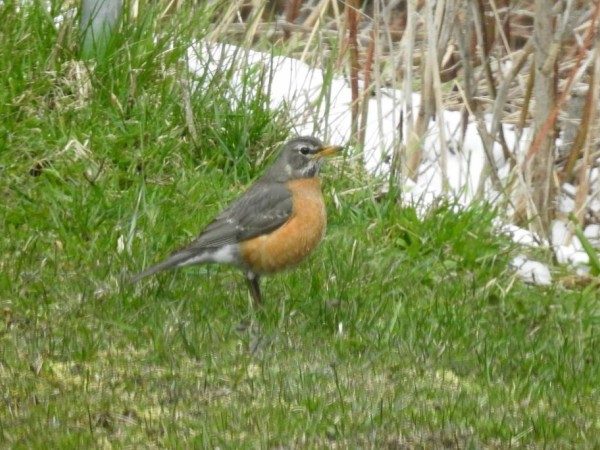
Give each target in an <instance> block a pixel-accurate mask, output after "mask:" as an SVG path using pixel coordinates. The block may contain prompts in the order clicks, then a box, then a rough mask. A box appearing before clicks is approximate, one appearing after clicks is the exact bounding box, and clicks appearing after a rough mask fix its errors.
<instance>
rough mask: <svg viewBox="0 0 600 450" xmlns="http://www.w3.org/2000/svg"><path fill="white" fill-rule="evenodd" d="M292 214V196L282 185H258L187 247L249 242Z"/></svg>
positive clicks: (201, 247) (229, 207)
mask: <svg viewBox="0 0 600 450" xmlns="http://www.w3.org/2000/svg"><path fill="white" fill-rule="evenodd" d="M291 214H292V193H291V192H290V190H289V189H288V188H287V187H286V186H285V185H283V184H280V183H272V184H266V185H265V184H260V185H258V186H254V187H253V188H251V189H250V190H249V191H248V192H246V193H245V194H244V195H242V196H241V197H240V198H238V199H237V200H236V201H234V202H233V203H232V204H231V205H229V206H228V207H227V208H225V210H223V212H222V213H221V214H220V215H219V216H218V217H217V218H216V219H215V220H213V221H212V222H211V223H210V224H208V226H207V227H206V228H205V229H204V231H203V232H202V233H201V234H200V236H198V238H197V239H196V240H195V241H193V242H192V243H191V244H190V245H188V246H187V247H186V248H195V249H204V248H214V247H220V246H222V245H227V244H234V243H236V242H241V241H245V240H248V239H252V238H254V237H257V236H260V235H262V234H267V233H270V232H271V231H273V230H276V229H277V228H279V227H280V226H282V225H283V224H284V223H285V222H287V220H288V219H289V218H290V216H291ZM182 250H183V249H182Z"/></svg>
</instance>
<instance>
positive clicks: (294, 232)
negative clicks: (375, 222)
mask: <svg viewBox="0 0 600 450" xmlns="http://www.w3.org/2000/svg"><path fill="white" fill-rule="evenodd" d="M289 187H290V190H291V191H292V192H293V194H294V203H293V205H294V206H293V209H292V215H291V216H290V218H289V219H288V221H287V222H286V223H285V224H284V225H283V226H281V227H279V228H278V229H277V230H275V231H273V232H272V233H270V234H266V235H263V236H260V237H258V238H254V239H251V240H249V241H245V242H242V244H241V251H242V258H243V259H244V262H245V264H246V265H247V267H248V268H250V269H251V270H252V271H254V272H256V273H258V274H269V273H273V272H278V271H280V270H284V269H287V268H289V267H292V266H294V265H296V264H298V263H299V262H300V261H302V260H303V259H304V258H306V257H307V256H308V255H309V254H310V253H311V252H312V251H313V250H314V249H315V248H316V247H317V246H318V245H319V242H321V239H323V236H324V235H325V229H326V228H327V213H326V212H325V204H324V203H323V195H322V193H321V181H320V179H319V178H317V177H315V178H307V179H301V180H294V181H292V182H291V183H289Z"/></svg>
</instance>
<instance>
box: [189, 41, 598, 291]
mask: <svg viewBox="0 0 600 450" xmlns="http://www.w3.org/2000/svg"><path fill="white" fill-rule="evenodd" d="M188 64H189V69H190V71H191V73H195V74H198V79H199V80H204V82H208V81H210V77H215V76H219V74H220V73H222V71H223V70H229V69H230V68H231V67H232V65H233V67H235V72H234V76H233V80H232V83H231V84H232V86H231V87H232V90H231V101H232V102H235V101H237V100H236V99H237V97H238V95H239V91H240V90H241V89H240V88H241V86H242V80H243V78H244V76H245V73H247V72H245V70H246V69H248V68H249V67H251V66H255V67H256V66H258V67H260V68H262V69H263V72H262V73H264V74H268V76H269V77H270V79H269V80H268V81H269V82H268V83H266V85H267V86H268V89H269V91H268V93H269V98H270V106H271V107H272V108H279V107H281V106H284V107H285V108H286V109H287V110H288V111H289V114H290V115H291V117H293V118H294V123H295V124H296V128H295V129H294V130H293V131H294V132H295V133H296V134H298V135H314V136H317V137H320V138H321V139H323V140H324V141H327V142H330V143H337V144H343V143H345V142H347V141H349V140H350V132H351V119H352V116H351V102H352V95H351V90H350V85H349V83H348V81H347V80H346V79H344V78H342V77H339V76H337V77H336V76H334V77H333V79H332V80H331V82H330V83H327V82H326V74H325V73H324V71H322V70H320V69H318V68H314V67H310V66H309V65H307V64H305V63H304V62H302V61H300V60H297V59H293V58H288V57H283V56H273V55H271V54H268V53H261V52H256V51H253V50H246V49H242V48H239V47H235V46H232V45H228V44H221V43H208V42H204V41H198V42H197V43H196V44H195V45H193V46H192V47H190V48H189V51H188ZM205 74H206V75H208V76H207V77H205V76H204V75H205ZM200 82H202V81H200ZM376 94H377V95H376V96H375V97H373V98H370V99H369V101H368V102H369V103H368V116H367V120H366V130H365V147H364V163H365V166H366V168H367V170H368V171H369V172H371V173H372V174H374V175H385V174H386V173H387V172H388V171H389V160H390V157H391V155H392V153H393V149H394V148H395V147H396V146H397V145H398V143H399V142H400V141H401V137H402V136H406V135H407V133H406V130H399V129H398V125H399V123H400V118H401V114H403V117H404V122H403V123H404V125H405V126H406V122H407V120H408V119H407V118H409V117H413V118H414V117H416V115H417V112H418V107H419V104H420V100H421V99H420V96H419V95H418V94H413V95H412V98H411V101H412V111H408V110H407V107H406V104H407V102H405V101H404V99H403V94H402V92H401V91H399V90H394V89H389V88H382V89H381V90H380V92H378V93H376ZM491 119H492V118H491V116H487V117H485V123H484V124H480V125H479V126H484V127H486V128H487V130H488V131H490V128H491V125H490V124H491V122H492V120H491ZM442 122H443V132H442V130H440V128H439V126H440V125H439V122H438V121H433V122H432V125H431V126H430V128H429V130H428V131H427V133H426V135H425V138H424V143H423V146H422V147H423V149H424V154H423V162H422V164H421V168H420V170H421V171H420V173H419V177H418V181H417V182H411V181H407V193H408V195H407V196H406V201H408V202H411V203H413V204H419V205H420V206H423V205H428V204H430V203H431V202H432V201H434V200H435V199H436V198H437V197H439V196H441V195H443V194H444V193H445V192H446V193H449V194H451V195H452V196H453V197H454V198H457V199H458V200H459V201H460V203H461V204H463V205H467V204H469V202H470V201H471V200H472V199H473V196H474V194H475V193H476V191H477V189H478V185H479V179H480V176H481V173H482V169H483V167H484V164H485V160H486V155H485V152H484V149H483V143H482V139H481V137H480V133H479V130H478V125H477V124H476V123H475V122H474V121H473V120H470V121H469V122H468V124H467V126H466V127H464V135H463V124H462V113H461V112H457V111H444V112H443V121H442ZM503 132H504V135H505V138H506V141H507V145H508V147H509V149H510V151H511V152H512V153H513V154H515V155H517V157H518V158H519V157H522V155H523V153H524V152H523V150H525V149H527V148H528V145H529V143H530V139H531V136H530V130H528V129H526V130H524V132H523V133H522V135H521V136H517V133H515V131H514V130H513V127H512V126H511V125H503ZM442 136H443V137H445V142H441V138H442ZM444 146H445V147H446V149H447V152H446V167H441V161H442V158H441V157H440V154H441V151H442V148H443V147H444ZM519 150H520V151H519ZM492 158H493V163H494V165H495V166H496V167H497V168H498V169H499V170H498V172H499V174H500V176H501V177H503V176H507V175H508V171H509V166H508V164H507V163H506V161H505V160H504V157H503V154H502V150H501V147H500V145H499V144H498V143H494V144H493V148H492ZM444 176H445V177H446V180H444ZM591 179H592V180H596V179H598V170H597V169H594V170H593V171H592V173H591ZM444 181H446V183H445V182H444ZM488 184H489V183H488ZM444 185H446V186H447V187H448V188H449V189H447V190H446V191H445V190H444V189H443V187H444ZM576 189H577V188H576V187H575V186H572V185H569V184H565V185H563V191H562V194H561V195H560V198H559V204H558V209H559V211H561V212H563V213H568V212H571V211H573V208H574V206H575V202H574V196H575V192H576ZM488 191H489V193H490V195H491V194H492V193H493V192H492V191H491V189H489V190H488ZM590 204H591V206H592V209H594V210H595V211H598V210H600V200H598V199H592V200H591V203H590ZM590 227H592V228H590ZM590 227H588V228H587V229H586V230H585V233H586V236H589V238H591V240H592V242H594V243H595V244H598V243H599V242H600V226H598V225H591V226H590ZM500 228H501V230H502V231H503V232H507V233H509V234H510V235H511V236H512V237H513V239H514V240H515V241H516V242H520V243H523V244H526V245H544V246H548V245H551V246H552V248H553V250H554V252H555V254H556V257H557V260H558V261H559V262H560V263H563V264H568V265H570V266H572V267H574V268H577V269H579V270H582V269H585V265H586V264H588V258H587V255H586V253H585V252H584V251H583V250H582V246H581V243H580V242H579V239H577V237H575V236H573V235H572V233H571V232H570V231H569V230H568V225H567V223H565V222H564V221H559V220H557V221H555V222H554V223H553V225H552V237H551V240H552V242H551V243H548V242H542V241H541V240H540V239H539V238H537V237H536V236H534V235H533V234H532V233H531V232H529V231H527V230H523V229H521V228H518V227H516V226H514V225H504V226H502V227H500ZM513 266H514V267H515V268H516V270H517V273H518V274H519V276H521V277H522V278H523V279H525V280H526V281H528V282H531V283H536V284H541V285H547V284H550V283H551V279H552V278H551V275H550V271H549V269H548V267H547V266H545V265H543V264H542V263H539V262H536V261H532V260H528V259H527V258H526V257H524V256H519V257H517V258H515V260H514V261H513Z"/></svg>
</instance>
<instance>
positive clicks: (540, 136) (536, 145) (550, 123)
mask: <svg viewBox="0 0 600 450" xmlns="http://www.w3.org/2000/svg"><path fill="white" fill-rule="evenodd" d="M595 3H596V5H595V9H594V13H593V16H592V20H591V23H590V26H589V28H588V32H587V35H586V37H585V40H584V42H583V45H581V47H579V51H578V52H577V58H576V61H575V64H573V67H571V71H570V72H569V76H568V77H567V81H566V83H565V86H564V88H563V91H562V93H561V95H560V97H559V99H558V101H557V102H556V105H555V106H554V108H553V109H552V111H551V112H550V114H549V115H548V117H547V118H546V121H545V123H544V125H543V126H542V127H541V128H540V130H539V132H538V133H537V136H536V137H535V140H534V141H533V143H532V144H531V147H530V148H529V151H528V152H527V155H526V156H525V161H524V163H523V165H525V164H526V163H527V162H529V160H531V158H532V157H533V156H534V155H535V154H536V153H537V152H538V151H539V149H540V146H541V144H542V142H543V140H544V139H545V138H546V136H547V135H548V133H549V132H550V130H552V129H553V128H554V126H555V124H556V119H557V117H558V113H559V112H560V109H561V108H562V106H563V105H564V104H565V102H566V101H567V99H568V98H569V95H570V93H571V87H572V86H573V82H574V80H575V77H576V75H577V72H578V71H579V68H580V67H581V64H582V61H583V59H584V57H585V55H586V52H587V51H588V50H589V49H590V48H591V44H592V42H593V40H594V37H595V35H596V24H597V22H598V17H599V15H600V1H596V2H595ZM544 65H545V66H546V65H547V64H546V63H545V64H544Z"/></svg>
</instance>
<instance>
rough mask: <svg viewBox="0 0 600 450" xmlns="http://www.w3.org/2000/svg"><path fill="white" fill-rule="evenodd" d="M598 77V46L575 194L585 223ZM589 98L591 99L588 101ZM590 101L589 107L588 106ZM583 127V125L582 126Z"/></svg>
mask: <svg viewBox="0 0 600 450" xmlns="http://www.w3.org/2000/svg"><path fill="white" fill-rule="evenodd" d="M598 77H600V52H598V48H596V58H595V59H594V63H593V68H592V74H591V76H590V83H589V86H590V87H589V90H588V95H587V98H586V108H585V113H584V121H585V123H586V131H585V132H583V133H582V134H584V135H585V137H584V138H582V139H583V146H582V157H583V158H582V159H583V160H582V162H581V168H580V170H579V180H578V181H579V183H578V185H577V193H576V194H575V211H574V214H575V217H576V218H577V220H578V221H579V223H583V218H584V216H585V210H586V205H587V198H588V193H589V190H590V166H591V160H592V158H591V156H590V153H591V149H590V147H591V146H592V137H591V133H589V132H588V130H589V128H590V127H589V124H590V122H591V123H595V121H596V116H597V112H598V107H597V100H598V90H599V89H598ZM588 100H589V101H588ZM588 103H589V107H588ZM582 128H583V127H582ZM577 139H578V140H579V134H578V135H577ZM569 156H570V155H569Z"/></svg>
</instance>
